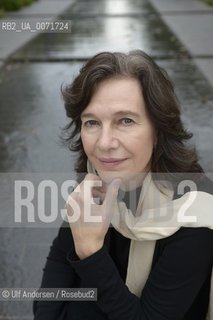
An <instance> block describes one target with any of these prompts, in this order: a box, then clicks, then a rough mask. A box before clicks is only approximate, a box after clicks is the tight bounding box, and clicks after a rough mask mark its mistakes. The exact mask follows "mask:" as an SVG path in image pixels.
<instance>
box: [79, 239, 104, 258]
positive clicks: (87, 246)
mask: <svg viewBox="0 0 213 320" xmlns="http://www.w3.org/2000/svg"><path fill="white" fill-rule="evenodd" d="M102 247H103V241H101V242H95V243H94V242H92V243H90V242H85V243H81V244H80V245H78V244H76V245H75V251H76V254H77V255H78V257H79V258H80V259H81V260H83V259H85V258H87V257H89V256H91V255H93V254H94V253H96V252H97V251H99V250H100V249H101V248H102Z"/></svg>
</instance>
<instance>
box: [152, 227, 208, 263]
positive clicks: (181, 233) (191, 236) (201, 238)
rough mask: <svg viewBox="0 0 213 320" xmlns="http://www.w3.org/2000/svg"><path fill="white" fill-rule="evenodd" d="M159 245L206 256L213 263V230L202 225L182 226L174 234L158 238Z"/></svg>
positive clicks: (163, 247)
mask: <svg viewBox="0 0 213 320" xmlns="http://www.w3.org/2000/svg"><path fill="white" fill-rule="evenodd" d="M157 243H158V245H159V246H160V248H161V249H162V250H164V249H165V248H170V249H171V250H175V251H177V252H178V251H181V252H182V253H185V255H187V254H189V252H190V254H191V253H193V255H197V256H199V257H200V258H202V257H204V256H206V257H208V258H209V260H210V261H212V263H213V250H212V248H213V230H212V229H209V228H206V227H200V228H189V227H181V228H180V229H179V230H178V231H177V232H175V233H174V234H173V235H171V236H169V237H167V238H164V239H161V240H158V241H157Z"/></svg>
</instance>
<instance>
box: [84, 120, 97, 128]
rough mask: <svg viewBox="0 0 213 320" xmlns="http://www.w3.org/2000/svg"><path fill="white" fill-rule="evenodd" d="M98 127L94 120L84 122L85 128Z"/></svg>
mask: <svg viewBox="0 0 213 320" xmlns="http://www.w3.org/2000/svg"><path fill="white" fill-rule="evenodd" d="M97 125H98V121H96V120H88V121H85V122H84V126H85V127H94V126H97Z"/></svg>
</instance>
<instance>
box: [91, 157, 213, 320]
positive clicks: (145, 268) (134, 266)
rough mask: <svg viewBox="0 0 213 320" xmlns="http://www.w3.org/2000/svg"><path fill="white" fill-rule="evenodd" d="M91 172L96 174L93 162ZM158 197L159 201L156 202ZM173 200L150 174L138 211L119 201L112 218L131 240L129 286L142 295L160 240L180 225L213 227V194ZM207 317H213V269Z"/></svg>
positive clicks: (210, 318)
mask: <svg viewBox="0 0 213 320" xmlns="http://www.w3.org/2000/svg"><path fill="white" fill-rule="evenodd" d="M87 171H88V173H93V174H96V171H95V170H94V168H93V167H92V165H91V163H90V162H89V161H88V163H87ZM156 199H157V200H158V201H157V204H155V205H153V203H156ZM172 199H173V192H172V191H171V190H169V189H166V188H164V189H162V188H161V191H160V190H159V188H157V187H156V185H155V183H154V182H153V180H152V178H151V174H150V173H148V174H147V175H146V177H145V179H144V181H143V186H142V188H141V193H140V197H139V201H138V205H137V210H136V214H135V215H133V213H132V212H131V210H129V209H128V208H127V207H126V204H125V203H124V202H123V201H118V208H119V214H118V215H116V216H115V215H114V216H113V218H112V221H111V223H112V225H113V227H114V228H115V229H116V230H117V231H118V232H119V233H121V234H122V235H123V236H125V237H127V238H129V239H131V244H130V252H129V259H128V267H127V277H126V285H127V286H128V288H129V290H130V291H131V292H132V293H134V294H135V295H137V296H138V297H140V296H141V292H142V290H143V287H144V285H145V283H146V280H147V278H148V275H149V273H150V270H151V265H152V258H153V254H154V250H155V243H156V240H158V239H162V238H166V237H169V236H170V235H172V234H174V233H175V232H176V231H178V230H179V229H180V227H194V228H196V227H208V228H210V229H213V195H211V194H209V193H206V192H201V191H191V192H188V193H186V194H184V195H183V196H182V197H181V198H179V199H176V200H172ZM153 200H154V201H153ZM204 208H205V210H204ZM142 213H143V214H142ZM141 252H143V259H141ZM206 320H213V272H212V279H211V291H210V304H209V311H208V315H207V318H206Z"/></svg>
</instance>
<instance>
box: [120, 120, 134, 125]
mask: <svg viewBox="0 0 213 320" xmlns="http://www.w3.org/2000/svg"><path fill="white" fill-rule="evenodd" d="M120 122H121V124H123V125H125V126H128V125H131V124H133V123H134V120H132V119H130V118H123V119H121V120H120Z"/></svg>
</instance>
